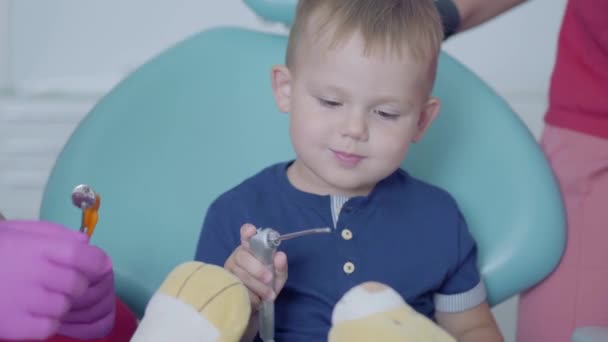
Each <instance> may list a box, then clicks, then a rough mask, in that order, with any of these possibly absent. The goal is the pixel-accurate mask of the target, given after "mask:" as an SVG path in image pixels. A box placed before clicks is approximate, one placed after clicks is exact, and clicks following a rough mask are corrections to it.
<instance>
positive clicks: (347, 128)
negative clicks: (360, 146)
mask: <svg viewBox="0 0 608 342" xmlns="http://www.w3.org/2000/svg"><path fill="white" fill-rule="evenodd" d="M367 125H368V124H367V116H366V115H365V114H360V113H356V114H355V113H353V114H350V115H347V116H346V118H345V119H344V123H343V128H342V135H343V136H346V137H349V138H351V139H353V140H359V141H367V139H368V138H369V130H368V127H367Z"/></svg>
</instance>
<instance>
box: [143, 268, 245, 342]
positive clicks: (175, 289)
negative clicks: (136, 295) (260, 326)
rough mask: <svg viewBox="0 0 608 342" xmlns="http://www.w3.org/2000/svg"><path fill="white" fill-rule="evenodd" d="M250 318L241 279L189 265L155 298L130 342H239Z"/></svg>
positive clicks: (172, 276)
mask: <svg viewBox="0 0 608 342" xmlns="http://www.w3.org/2000/svg"><path fill="white" fill-rule="evenodd" d="M250 314H251V305H250V302H249V293H248V292H247V289H246V288H245V286H244V285H243V284H242V283H241V282H240V280H239V279H238V278H237V277H235V276H234V275H232V274H231V273H229V272H228V271H226V270H224V269H223V268H222V267H218V266H215V265H208V264H204V263H201V262H188V263H185V264H182V265H179V266H178V267H176V268H175V269H174V270H173V271H172V272H171V273H170V274H169V276H167V278H166V279H165V281H164V283H163V284H162V286H161V287H160V289H159V290H158V291H157V292H156V293H155V294H154V296H153V297H152V299H151V300H150V302H149V303H148V306H147V307H146V312H145V314H144V317H143V319H142V321H141V323H140V324H139V327H138V328H137V331H136V332H135V335H134V336H133V338H132V339H131V342H161V341H163V342H164V341H180V342H199V341H239V340H240V339H241V337H242V335H243V333H244V332H245V329H246V328H247V325H248V323H249V315H250Z"/></svg>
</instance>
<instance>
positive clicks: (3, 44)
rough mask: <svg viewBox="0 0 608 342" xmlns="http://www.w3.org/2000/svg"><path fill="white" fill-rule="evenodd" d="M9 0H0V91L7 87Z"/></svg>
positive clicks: (8, 78) (8, 76)
mask: <svg viewBox="0 0 608 342" xmlns="http://www.w3.org/2000/svg"><path fill="white" fill-rule="evenodd" d="M8 28H9V2H8V1H7V0H0V92H2V91H3V90H5V89H7V88H8V87H9V80H10V73H9V72H10V71H9V56H10V54H9V39H8V37H9V34H8V32H9V31H8Z"/></svg>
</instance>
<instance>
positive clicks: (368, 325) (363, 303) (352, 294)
mask: <svg viewBox="0 0 608 342" xmlns="http://www.w3.org/2000/svg"><path fill="white" fill-rule="evenodd" d="M347 341H348V342H358V341H384V342H398V341H399V342H456V340H455V339H454V338H453V337H451V336H450V335H449V334H448V333H446V332H445V331H444V330H443V329H441V328H440V327H439V326H438V325H436V324H435V323H433V322H432V321H431V320H429V319H428V318H426V317H425V316H423V315H421V314H419V313H418V312H416V311H415V310H414V309H412V308H411V307H410V306H409V305H408V304H407V303H406V302H405V301H404V300H403V298H401V296H400V295H399V294H398V293H397V292H396V291H395V290H393V289H392V288H390V287H388V286H386V285H384V284H380V283H376V282H366V283H363V284H361V285H358V286H355V287H354V288H352V289H351V290H349V291H348V292H347V293H346V294H344V296H343V297H342V298H341V299H340V301H338V303H337V304H336V306H335V307H334V311H333V314H332V328H331V330H330V331H329V342H347Z"/></svg>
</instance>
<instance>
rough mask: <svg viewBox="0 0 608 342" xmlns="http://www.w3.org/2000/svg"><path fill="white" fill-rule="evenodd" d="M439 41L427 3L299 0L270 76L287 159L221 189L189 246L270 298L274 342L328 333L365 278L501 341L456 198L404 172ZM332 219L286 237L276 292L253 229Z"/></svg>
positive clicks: (429, 114) (460, 329) (464, 328)
mask: <svg viewBox="0 0 608 342" xmlns="http://www.w3.org/2000/svg"><path fill="white" fill-rule="evenodd" d="M442 38H443V35H442V27H441V23H440V19H439V15H438V13H437V10H436V8H435V6H434V3H433V1H432V0H301V1H300V2H299V4H298V7H297V12H296V19H295V22H294V25H293V27H292V30H291V33H290V37H289V46H288V50H287V56H286V66H277V67H274V68H273V69H272V72H271V77H272V86H273V92H274V95H275V99H276V103H277V105H278V107H279V109H280V110H281V111H283V112H288V113H290V133H291V140H292V143H293V147H294V149H295V152H296V159H295V160H294V161H290V162H284V163H279V164H276V165H273V166H270V167H268V168H266V169H265V170H262V171H261V172H260V173H258V174H257V175H255V176H253V177H251V178H249V179H247V180H246V181H244V182H243V183H241V184H240V185H238V186H236V187H235V188H233V189H231V190H230V191H228V192H226V193H225V194H223V195H222V196H220V197H219V198H218V199H217V200H216V201H215V202H214V203H213V204H212V205H211V206H210V208H209V210H208V212H207V216H206V218H205V222H204V224H203V229H202V233H201V236H200V241H199V245H198V250H197V253H196V259H197V260H200V261H203V262H207V263H212V264H217V265H224V267H225V268H226V269H228V270H229V271H231V272H232V273H234V274H235V275H237V276H238V277H239V278H240V279H241V280H242V281H243V283H244V284H245V285H246V286H247V287H248V289H249V291H250V296H251V301H252V306H253V308H254V312H255V311H256V310H257V308H258V306H259V303H260V301H261V300H263V299H276V302H275V316H276V320H275V325H276V340H277V341H323V340H326V339H327V332H328V330H329V328H330V324H331V312H332V309H333V307H334V305H335V304H336V302H337V301H338V300H339V298H340V297H341V296H342V295H343V294H344V293H346V292H347V291H348V290H349V289H351V288H352V287H354V286H355V285H357V284H360V283H363V282H365V281H370V280H372V281H378V282H382V283H385V284H387V285H389V286H391V287H393V288H394V289H396V290H397V291H398V292H399V293H400V294H401V295H402V296H403V298H405V300H406V301H407V302H408V303H409V304H410V305H411V306H412V307H414V308H415V309H416V310H417V311H419V312H420V313H422V314H424V315H426V316H428V317H430V318H433V319H436V321H437V322H438V323H439V324H440V325H441V326H442V327H443V328H445V329H446V330H447V331H448V332H450V333H451V334H452V335H454V336H455V337H457V338H458V339H459V340H460V341H485V342H491V341H501V340H502V338H501V337H500V334H499V333H498V329H497V327H496V324H495V322H494V320H493V318H492V315H491V312H490V310H489V307H488V304H487V303H486V294H485V290H484V285H483V283H482V281H481V279H480V275H479V272H478V270H477V265H476V263H477V252H476V247H475V242H474V241H473V239H472V237H471V235H470V234H469V232H468V230H467V226H466V223H465V221H464V219H463V217H462V215H461V213H460V212H459V210H458V207H457V205H456V203H455V202H454V200H453V199H452V198H451V197H450V196H449V195H448V194H447V193H446V192H444V191H442V190H440V189H438V188H436V187H434V186H431V185H429V184H425V183H423V182H421V181H419V180H416V179H414V178H413V177H411V176H409V175H408V174H407V173H406V172H404V171H403V170H401V169H400V165H401V163H402V162H403V160H404V158H405V155H406V152H407V150H408V147H409V144H410V143H411V142H415V141H417V140H419V139H420V138H422V136H423V134H424V132H425V131H426V130H427V128H428V127H429V125H430V124H431V122H432V121H433V119H434V118H435V116H436V115H437V113H438V110H439V102H438V100H436V99H434V98H431V97H430V93H431V89H432V87H433V83H434V79H435V73H436V67H437V57H438V53H439V49H440V44H441V41H442ZM327 226H329V227H332V228H333V232H332V233H331V234H326V235H314V236H308V237H302V238H299V239H294V240H291V241H288V242H285V243H283V244H282V245H281V250H282V251H281V252H278V253H277V255H276V258H275V268H276V277H277V278H276V283H275V288H274V289H271V288H270V286H269V285H268V284H269V280H270V272H269V271H268V270H267V269H265V268H264V266H263V265H262V264H261V263H260V262H259V261H257V259H255V257H254V256H253V255H252V254H251V251H250V250H249V246H248V240H249V239H250V238H251V237H252V236H253V235H254V234H255V232H256V229H255V227H271V228H273V229H276V230H278V231H279V232H280V233H281V234H284V233H290V232H294V231H298V230H302V229H308V228H314V227H327ZM287 258H289V269H290V272H289V278H287V265H288V262H287ZM256 322H257V319H256V317H255V314H254V315H253V317H252V320H251V324H250V326H251V330H250V336H249V339H248V340H251V339H253V338H254V336H255V333H256V331H257V327H256Z"/></svg>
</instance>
